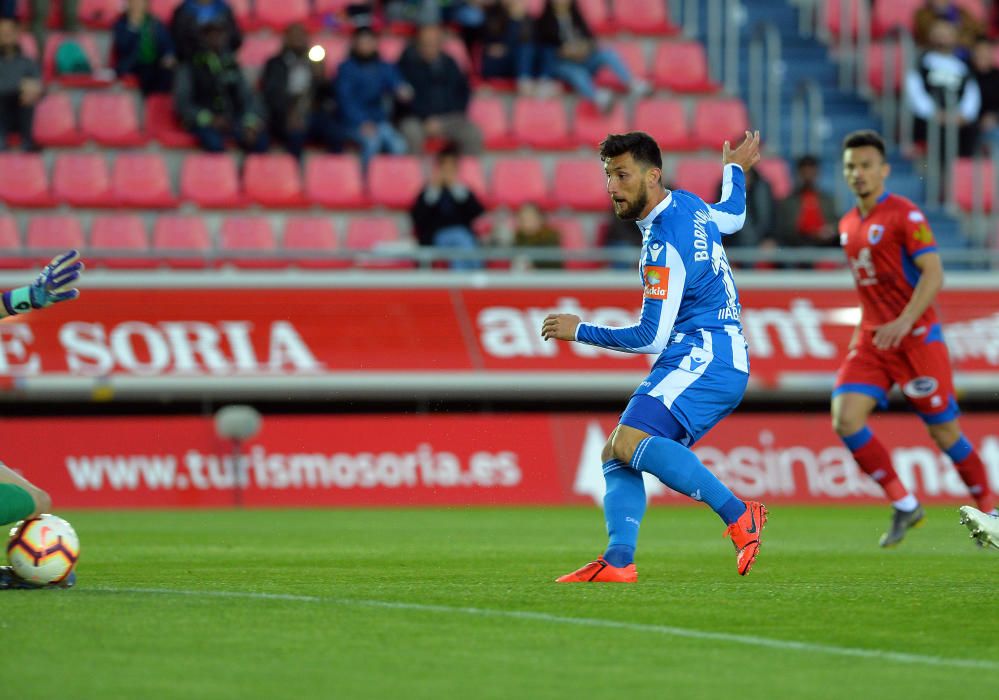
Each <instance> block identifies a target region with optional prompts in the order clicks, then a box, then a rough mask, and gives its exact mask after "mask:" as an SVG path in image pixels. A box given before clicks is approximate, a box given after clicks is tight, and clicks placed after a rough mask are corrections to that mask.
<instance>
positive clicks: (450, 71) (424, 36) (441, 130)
mask: <svg viewBox="0 0 999 700" xmlns="http://www.w3.org/2000/svg"><path fill="white" fill-rule="evenodd" d="M443 44H444V35H443V33H442V31H441V27H440V25H436V24H428V25H424V26H423V27H420V30H419V32H418V33H417V35H416V38H415V40H414V42H413V43H412V44H410V45H409V46H408V47H406V50H405V51H403V53H402V56H401V57H400V58H399V72H400V73H401V74H402V77H403V79H404V80H405V81H406V82H407V83H409V85H411V86H412V88H413V99H412V101H411V102H410V103H409V105H408V110H409V113H408V115H407V116H406V117H405V118H404V119H403V120H402V122H401V123H400V124H399V128H400V130H401V131H402V133H403V135H404V136H405V137H406V141H407V143H408V144H409V148H410V150H411V151H412V152H413V153H421V152H422V151H423V147H424V144H425V143H426V141H427V139H443V138H445V137H446V138H447V139H448V140H449V141H453V142H455V143H457V144H458V146H459V147H460V148H461V151H462V153H466V154H478V153H481V152H482V132H481V131H479V128H478V127H477V126H476V125H475V124H473V123H472V122H471V121H470V120H469V119H468V116H467V115H466V113H465V112H466V110H467V109H468V100H469V97H470V96H471V87H470V86H469V83H468V76H467V75H465V74H464V73H462V72H461V69H460V68H459V67H458V64H457V62H456V61H455V60H454V59H453V58H451V57H450V56H449V55H447V54H446V53H444V50H443Z"/></svg>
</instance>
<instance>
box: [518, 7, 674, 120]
mask: <svg viewBox="0 0 999 700" xmlns="http://www.w3.org/2000/svg"><path fill="white" fill-rule="evenodd" d="M536 26H537V41H538V44H539V50H540V52H541V69H540V72H541V76H542V77H543V78H557V79H559V80H564V81H565V82H567V83H569V85H571V86H572V88H573V90H575V91H576V92H578V93H579V94H580V95H582V97H583V98H585V99H586V100H588V101H590V102H593V103H594V104H596V105H597V106H598V107H600V109H602V110H606V109H608V108H610V106H611V103H612V101H613V97H612V95H611V93H610V92H609V91H607V90H603V89H601V90H598V89H597V87H596V85H595V84H594V82H593V77H594V76H595V75H596V74H597V71H599V70H600V69H601V68H604V67H607V68H609V69H610V71H611V72H612V73H614V75H616V76H617V77H618V79H619V80H620V81H621V82H622V83H624V84H625V85H628V86H630V87H631V91H632V92H633V93H634V94H638V95H645V94H648V92H649V84H648V83H646V82H645V81H644V80H637V79H635V78H634V77H632V75H631V72H630V71H629V70H628V67H627V66H626V65H625V64H624V61H622V60H621V57H620V56H618V55H617V53H616V52H615V51H614V50H612V49H610V48H607V47H601V46H600V45H599V44H597V42H596V40H595V39H594V37H593V32H592V31H591V30H590V28H589V26H588V25H587V24H586V20H585V19H584V18H583V14H582V12H580V10H579V7H578V5H577V4H576V0H546V2H545V9H544V11H543V12H542V13H541V17H540V18H539V19H538V21H537V25H536ZM678 70H682V68H678Z"/></svg>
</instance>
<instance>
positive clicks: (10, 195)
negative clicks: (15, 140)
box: [0, 153, 55, 207]
mask: <svg viewBox="0 0 999 700" xmlns="http://www.w3.org/2000/svg"><path fill="white" fill-rule="evenodd" d="M0 202H4V203H6V204H7V205H8V206H12V207H50V206H52V205H53V204H54V203H55V199H54V198H53V197H52V192H51V190H50V189H49V179H48V176H47V175H46V174H45V161H44V160H42V156H41V155H40V154H38V153H0Z"/></svg>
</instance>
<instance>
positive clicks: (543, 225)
mask: <svg viewBox="0 0 999 700" xmlns="http://www.w3.org/2000/svg"><path fill="white" fill-rule="evenodd" d="M629 223H631V225H632V227H633V228H635V229H637V228H638V227H637V226H635V224H634V222H629ZM560 240H561V236H560V235H559V232H558V230H557V229H556V228H555V227H553V226H552V225H551V224H550V223H548V220H547V219H546V218H545V215H544V214H543V213H542V211H541V209H540V208H538V205H537V204H530V203H529V204H522V205H521V206H520V209H518V210H517V215H516V217H515V218H514V226H513V245H514V247H517V248H558V247H559V242H560ZM529 267H532V268H534V269H535V270H558V269H560V268H561V267H562V261H561V260H535V261H534V262H531V263H529Z"/></svg>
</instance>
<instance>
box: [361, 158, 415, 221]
mask: <svg viewBox="0 0 999 700" xmlns="http://www.w3.org/2000/svg"><path fill="white" fill-rule="evenodd" d="M423 180H424V178H423V164H422V162H421V161H420V159H419V158H417V157H415V156H375V157H374V158H373V159H372V160H371V163H370V165H369V166H368V195H369V196H370V197H371V202H372V203H373V204H376V205H381V206H384V207H388V208H390V209H409V208H410V207H411V206H412V205H413V202H414V201H415V200H416V196H417V195H418V194H419V193H420V190H421V189H422V188H423Z"/></svg>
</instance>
